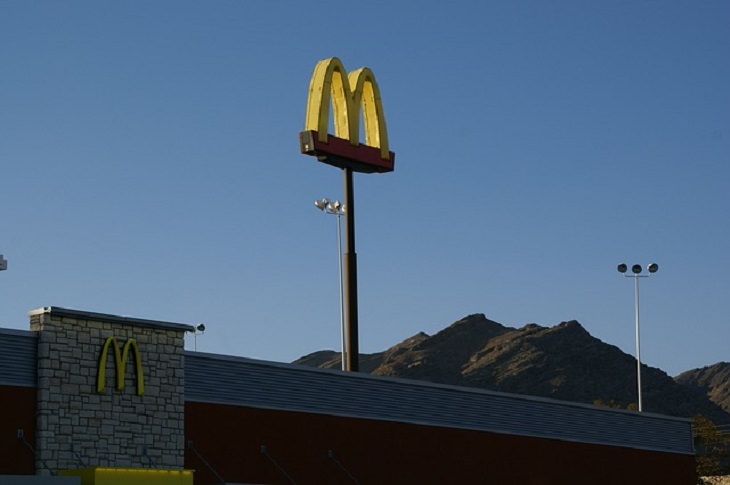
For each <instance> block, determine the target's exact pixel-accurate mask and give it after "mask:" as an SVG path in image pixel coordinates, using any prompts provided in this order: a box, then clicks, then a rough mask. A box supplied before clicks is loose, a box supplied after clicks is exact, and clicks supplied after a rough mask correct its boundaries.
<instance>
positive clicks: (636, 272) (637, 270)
mask: <svg viewBox="0 0 730 485" xmlns="http://www.w3.org/2000/svg"><path fill="white" fill-rule="evenodd" d="M616 269H617V270H618V272H619V273H621V274H623V275H624V277H625V278H634V314H635V317H636V389H637V391H638V395H639V412H641V411H642V402H641V339H640V332H639V278H648V277H649V275H642V274H641V271H642V268H641V265H640V264H635V265H633V266H631V272H632V273H633V274H630V275H629V274H625V273H626V271H627V270H628V266H626V264H624V263H621V264H619V265H618V266H617V267H616ZM646 269H647V270H648V271H649V273H651V274H654V273H656V272H657V271H659V265H658V264H656V263H651V264H649V265H648V266H647V267H646Z"/></svg>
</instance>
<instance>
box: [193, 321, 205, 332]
mask: <svg viewBox="0 0 730 485" xmlns="http://www.w3.org/2000/svg"><path fill="white" fill-rule="evenodd" d="M195 331H197V332H200V333H203V332H205V324H204V323H199V324H197V325H196V326H195Z"/></svg>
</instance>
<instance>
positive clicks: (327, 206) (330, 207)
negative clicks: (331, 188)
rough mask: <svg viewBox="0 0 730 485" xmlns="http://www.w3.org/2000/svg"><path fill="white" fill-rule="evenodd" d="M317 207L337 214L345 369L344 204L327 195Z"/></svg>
mask: <svg viewBox="0 0 730 485" xmlns="http://www.w3.org/2000/svg"><path fill="white" fill-rule="evenodd" d="M314 205H315V206H316V207H317V209H319V210H321V211H322V212H325V213H327V214H332V215H335V216H337V266H338V269H339V274H340V341H341V345H342V349H341V352H342V370H348V369H347V330H346V329H345V327H346V324H345V287H344V274H343V267H342V258H343V255H342V221H341V219H342V216H343V215H344V214H345V206H344V205H343V204H342V203H341V202H340V201H339V200H333V201H330V200H329V199H328V198H327V197H324V198H322V199H319V200H315V201H314Z"/></svg>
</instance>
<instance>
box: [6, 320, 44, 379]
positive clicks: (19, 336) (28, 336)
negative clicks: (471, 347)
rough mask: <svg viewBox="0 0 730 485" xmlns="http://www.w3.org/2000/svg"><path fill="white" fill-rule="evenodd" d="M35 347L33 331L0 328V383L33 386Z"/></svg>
mask: <svg viewBox="0 0 730 485" xmlns="http://www.w3.org/2000/svg"><path fill="white" fill-rule="evenodd" d="M37 349H38V340H37V337H36V334H35V333H33V332H28V331H23V330H10V329H0V385H6V386H22V387H35V386H36V352H37Z"/></svg>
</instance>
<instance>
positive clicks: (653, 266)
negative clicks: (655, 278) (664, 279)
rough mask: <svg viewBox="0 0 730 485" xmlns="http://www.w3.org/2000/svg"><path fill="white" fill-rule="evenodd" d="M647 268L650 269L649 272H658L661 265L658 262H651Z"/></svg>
mask: <svg viewBox="0 0 730 485" xmlns="http://www.w3.org/2000/svg"><path fill="white" fill-rule="evenodd" d="M646 269H648V270H649V273H656V272H657V271H659V265H658V264H656V263H651V264H649V266H647V267H646Z"/></svg>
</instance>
